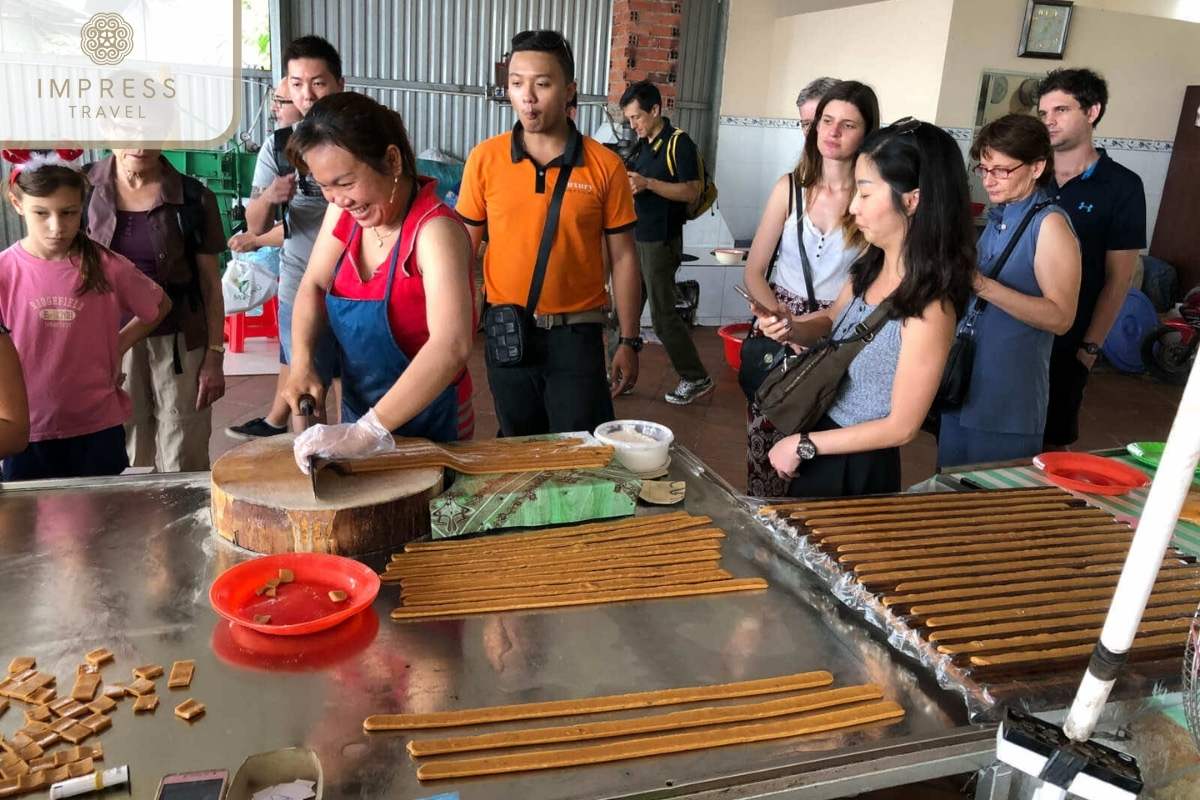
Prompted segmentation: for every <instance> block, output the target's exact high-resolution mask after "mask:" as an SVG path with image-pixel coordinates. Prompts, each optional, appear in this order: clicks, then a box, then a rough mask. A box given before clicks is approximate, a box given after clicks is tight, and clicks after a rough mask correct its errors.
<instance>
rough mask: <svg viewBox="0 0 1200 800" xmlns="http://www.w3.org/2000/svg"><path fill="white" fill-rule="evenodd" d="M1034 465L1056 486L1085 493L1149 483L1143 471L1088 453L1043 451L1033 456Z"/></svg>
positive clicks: (1108, 492) (1112, 492)
mask: <svg viewBox="0 0 1200 800" xmlns="http://www.w3.org/2000/svg"><path fill="white" fill-rule="evenodd" d="M1033 465H1034V466H1035V467H1037V468H1038V469H1040V470H1041V471H1042V472H1044V473H1046V477H1047V478H1049V479H1050V482H1051V483H1053V484H1055V485H1056V486H1061V487H1062V488H1064V489H1069V490H1071V491H1074V492H1083V493H1084V494H1104V495H1117V494H1125V493H1126V492H1129V491H1132V490H1134V489H1137V488H1139V487H1141V486H1148V485H1149V484H1150V476H1149V475H1147V474H1146V473H1144V472H1142V471H1141V470H1138V469H1134V468H1133V467H1131V466H1129V465H1128V464H1122V463H1121V462H1119V461H1113V460H1112V459H1111V458H1104V457H1102V456H1094V455H1091V454H1089V453H1066V452H1052V453H1042V454H1041V455H1039V456H1034V458H1033Z"/></svg>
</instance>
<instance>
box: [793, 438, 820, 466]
mask: <svg viewBox="0 0 1200 800" xmlns="http://www.w3.org/2000/svg"><path fill="white" fill-rule="evenodd" d="M796 455H798V456H800V460H801V461H812V460H813V459H814V458H816V457H817V446H816V445H815V444H813V440H812V439H810V438H808V434H807V433H802V434H800V441H798V442H796Z"/></svg>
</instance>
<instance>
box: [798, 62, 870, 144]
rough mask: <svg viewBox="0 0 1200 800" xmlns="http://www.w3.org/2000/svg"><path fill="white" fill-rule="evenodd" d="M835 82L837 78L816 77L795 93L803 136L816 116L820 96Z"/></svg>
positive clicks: (806, 133)
mask: <svg viewBox="0 0 1200 800" xmlns="http://www.w3.org/2000/svg"><path fill="white" fill-rule="evenodd" d="M837 83H840V81H839V80H838V79H837V78H829V77H825V78H817V79H816V80H813V81H809V82H808V85H807V86H805V87H804V88H803V89H801V90H800V94H798V95H796V110H797V111H799V112H800V130H802V131H803V132H804V135H805V136H808V129H809V128H811V127H812V124H813V119H814V118H815V117H816V116H817V105H818V104H819V103H820V102H821V98H822V97H824V96H825V93H826V92H828V91H829V90H830V89H832V88H833V87H834V85H835V84H837ZM868 133H870V131H868Z"/></svg>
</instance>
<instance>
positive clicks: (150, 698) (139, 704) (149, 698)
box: [133, 694, 158, 714]
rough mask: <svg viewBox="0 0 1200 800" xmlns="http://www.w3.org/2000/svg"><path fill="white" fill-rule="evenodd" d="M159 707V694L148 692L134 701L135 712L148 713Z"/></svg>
mask: <svg viewBox="0 0 1200 800" xmlns="http://www.w3.org/2000/svg"><path fill="white" fill-rule="evenodd" d="M156 708H158V695H156V694H148V695H143V696H142V697H139V698H138V699H137V700H134V701H133V713H134V714H147V713H149V712H151V711H153V710H154V709H156Z"/></svg>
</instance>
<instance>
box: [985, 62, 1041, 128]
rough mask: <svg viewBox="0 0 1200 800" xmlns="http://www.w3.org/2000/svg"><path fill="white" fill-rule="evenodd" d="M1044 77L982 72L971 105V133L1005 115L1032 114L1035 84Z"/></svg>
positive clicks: (1000, 71) (1024, 73)
mask: <svg viewBox="0 0 1200 800" xmlns="http://www.w3.org/2000/svg"><path fill="white" fill-rule="evenodd" d="M1045 77H1046V73H1044V72H1042V73H1037V74H1033V73H1028V72H1006V71H1002V70H984V71H983V72H982V73H980V76H979V95H978V97H977V99H976V102H975V125H974V127H975V133H978V132H979V129H980V128H982V127H983V126H984V125H987V124H988V123H989V122H991V121H992V120H994V119H999V118H1000V117H1003V116H1004V115H1005V114H1036V113H1037V90H1038V84H1039V83H1041V81H1042V79H1043V78H1045Z"/></svg>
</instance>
